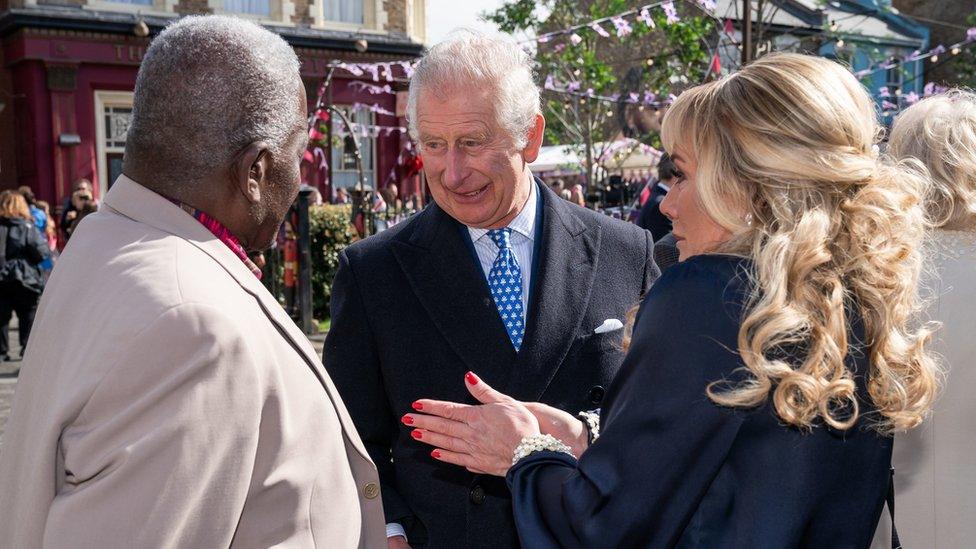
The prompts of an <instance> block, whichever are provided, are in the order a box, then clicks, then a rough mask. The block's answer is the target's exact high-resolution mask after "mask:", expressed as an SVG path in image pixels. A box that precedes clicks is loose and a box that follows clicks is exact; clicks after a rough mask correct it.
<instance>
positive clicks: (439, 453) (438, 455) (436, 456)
mask: <svg viewBox="0 0 976 549" xmlns="http://www.w3.org/2000/svg"><path fill="white" fill-rule="evenodd" d="M430 455H431V457H434V458H436V459H440V458H441V451H440V450H434V451H433V452H431V453H430Z"/></svg>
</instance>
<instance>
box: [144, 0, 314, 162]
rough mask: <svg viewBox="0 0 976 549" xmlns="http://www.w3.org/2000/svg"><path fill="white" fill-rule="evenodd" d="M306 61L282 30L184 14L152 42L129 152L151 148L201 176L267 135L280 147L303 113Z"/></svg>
mask: <svg viewBox="0 0 976 549" xmlns="http://www.w3.org/2000/svg"><path fill="white" fill-rule="evenodd" d="M300 86H302V81H301V76H300V75H299V62H298V57H296V55H295V51H294V50H293V49H292V48H291V46H289V45H288V43H286V42H285V41H284V40H283V39H282V38H281V37H280V36H278V35H277V34H275V33H273V32H270V31H268V30H265V29H263V28H262V27H260V26H258V25H256V24H254V23H251V22H250V21H246V20H244V19H238V18H235V17H227V16H216V15H205V16H189V17H184V18H182V19H179V20H178V21H176V22H175V23H173V24H171V25H169V26H168V27H166V29H165V30H163V32H161V33H160V34H159V36H157V37H156V38H155V39H154V40H153V41H152V44H150V46H149V49H148V51H146V55H145V57H144V59H143V61H142V64H141V66H140V67H139V75H138V77H137V78H136V89H135V98H134V101H133V109H132V124H131V126H130V127H129V133H128V135H127V137H126V156H129V155H130V154H135V155H136V156H144V155H152V156H153V157H154V158H156V159H157V162H162V163H164V164H168V165H171V166H172V169H173V172H174V173H163V174H160V175H161V176H163V177H166V176H173V175H182V176H183V177H185V178H186V179H190V180H192V179H194V177H195V176H198V175H199V176H202V175H204V174H206V173H209V172H211V171H212V170H213V168H214V167H215V166H222V165H226V164H228V163H229V162H230V161H231V159H232V158H233V156H234V155H235V154H236V153H237V152H238V151H239V150H240V149H242V148H243V147H245V146H247V145H248V144H249V143H252V142H255V141H264V142H266V143H267V144H268V146H269V148H270V149H271V151H272V153H280V152H281V151H282V149H283V147H284V144H285V142H286V141H287V139H288V137H289V136H290V135H291V134H292V133H293V132H294V131H295V128H296V125H297V124H304V116H303V115H302V113H301V112H300V111H299V109H297V108H296V106H297V102H298V92H299V87H300Z"/></svg>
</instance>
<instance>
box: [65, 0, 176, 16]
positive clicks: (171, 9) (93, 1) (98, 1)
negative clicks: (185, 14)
mask: <svg viewBox="0 0 976 549" xmlns="http://www.w3.org/2000/svg"><path fill="white" fill-rule="evenodd" d="M178 3H179V0H153V3H152V5H151V6H144V5H142V4H122V3H120V2H110V1H108V0H88V1H87V3H86V4H85V5H83V6H82V9H86V10H98V11H117V12H122V13H132V14H136V15H155V16H160V17H178V16H179V15H180V14H178V13H176V5H177V4H178Z"/></svg>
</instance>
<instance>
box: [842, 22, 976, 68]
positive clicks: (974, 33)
mask: <svg viewBox="0 0 976 549" xmlns="http://www.w3.org/2000/svg"><path fill="white" fill-rule="evenodd" d="M841 42H842V41H841V40H839V41H838V43H841ZM974 43H976V27H972V28H970V29H968V30H967V31H966V38H964V39H963V40H962V41H961V42H957V43H955V44H952V45H951V46H948V47H947V46H944V45H942V44H939V45H937V46H935V47H934V48H932V49H930V50H928V51H926V52H922V51H920V50H915V51H913V52H912V53H911V54H909V55H907V56H905V57H901V58H890V59H888V60H887V61H885V62H883V63H880V64H876V65H871V66H869V67H868V68H866V69H863V70H859V71H855V72H854V76H856V77H858V78H864V77H866V76H870V75H872V74H874V73H876V72H879V71H886V70H890V69H893V68H896V67H898V66H899V65H902V64H904V63H914V62H916V61H924V60H931V61H932V62H933V63H937V62H938V61H939V56H940V55H942V54H944V53H946V52H951V53H952V55H958V54H959V53H960V52H961V51H962V48H965V47H969V46H971V45H972V44H974Z"/></svg>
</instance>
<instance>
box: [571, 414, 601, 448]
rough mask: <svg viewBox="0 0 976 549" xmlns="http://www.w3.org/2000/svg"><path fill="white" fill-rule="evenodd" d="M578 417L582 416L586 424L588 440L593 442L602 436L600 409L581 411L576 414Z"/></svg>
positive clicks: (581, 418)
mask: <svg viewBox="0 0 976 549" xmlns="http://www.w3.org/2000/svg"><path fill="white" fill-rule="evenodd" d="M576 417H578V418H580V420H582V421H583V423H584V424H585V425H586V430H587V431H588V433H587V442H589V443H590V444H593V443H594V442H596V439H598V438H600V410H599V409H597V410H591V411H589V412H580V413H578V414H576Z"/></svg>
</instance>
